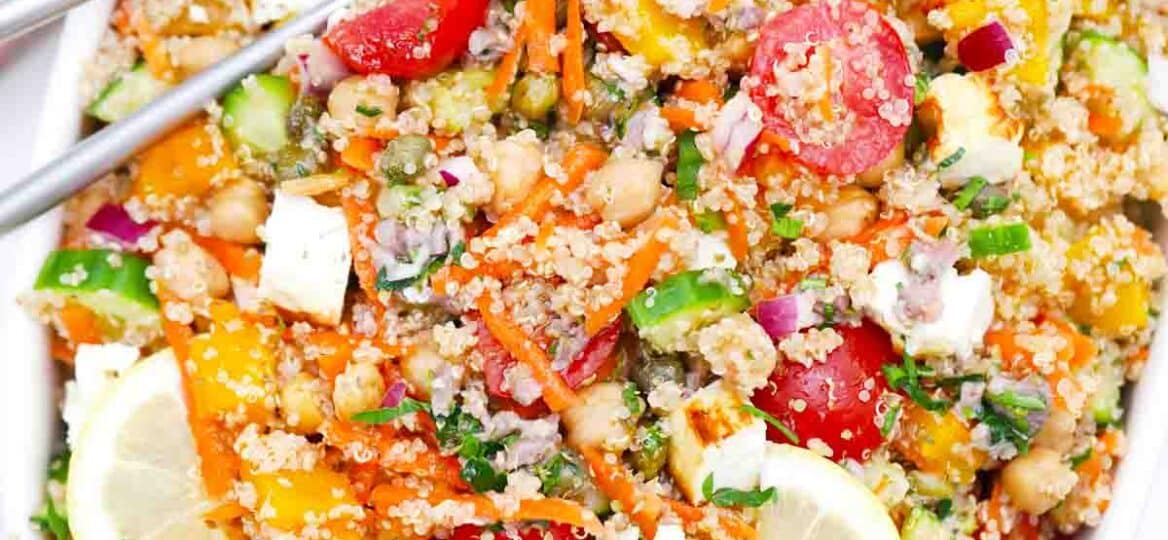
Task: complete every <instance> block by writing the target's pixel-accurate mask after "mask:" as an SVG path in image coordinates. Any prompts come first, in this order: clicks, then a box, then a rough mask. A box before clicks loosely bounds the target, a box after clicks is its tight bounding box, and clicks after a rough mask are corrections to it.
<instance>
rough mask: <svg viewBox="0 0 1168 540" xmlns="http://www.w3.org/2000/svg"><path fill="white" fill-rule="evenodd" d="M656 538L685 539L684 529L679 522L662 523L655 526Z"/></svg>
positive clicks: (660, 539)
mask: <svg viewBox="0 0 1168 540" xmlns="http://www.w3.org/2000/svg"><path fill="white" fill-rule="evenodd" d="M654 538H656V540H685V529H683V528H682V527H681V524H679V523H662V524H661V525H659V526H658V527H657V536H655V537H654Z"/></svg>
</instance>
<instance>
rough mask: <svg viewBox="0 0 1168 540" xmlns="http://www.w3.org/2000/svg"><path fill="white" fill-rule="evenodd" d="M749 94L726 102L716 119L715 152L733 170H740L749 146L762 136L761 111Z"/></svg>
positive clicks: (740, 93)
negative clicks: (739, 167) (760, 134)
mask: <svg viewBox="0 0 1168 540" xmlns="http://www.w3.org/2000/svg"><path fill="white" fill-rule="evenodd" d="M746 94H747V93H746V92H739V93H738V95H736V96H734V97H733V98H731V99H730V101H727V102H726V105H724V106H722V110H721V111H719V112H718V118H717V119H715V120H714V130H713V135H712V137H713V142H714V150H715V151H716V152H717V153H718V155H719V156H720V157H721V159H722V161H724V162H725V163H726V164H727V165H729V166H730V169H731V170H737V169H738V166H739V165H740V164H742V158H744V157H746V149H747V148H748V147H749V146H750V143H752V142H754V140H755V139H757V138H758V135H759V133H762V111H761V110H760V109H759V108H758V106H757V105H755V104H754V102H752V101H751V100H750V98H749V97H747V95H746Z"/></svg>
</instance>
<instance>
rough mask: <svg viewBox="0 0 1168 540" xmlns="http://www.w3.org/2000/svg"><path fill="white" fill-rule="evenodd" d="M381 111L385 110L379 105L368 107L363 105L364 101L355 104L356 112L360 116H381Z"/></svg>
mask: <svg viewBox="0 0 1168 540" xmlns="http://www.w3.org/2000/svg"><path fill="white" fill-rule="evenodd" d="M383 112H385V111H382V110H381V107H370V106H368V105H365V104H364V103H362V104H361V105H357V113H358V114H360V115H362V116H368V117H370V118H373V117H375V116H381V113H383Z"/></svg>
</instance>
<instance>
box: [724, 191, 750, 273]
mask: <svg viewBox="0 0 1168 540" xmlns="http://www.w3.org/2000/svg"><path fill="white" fill-rule="evenodd" d="M729 213H730V215H728V216H726V233H727V234H728V235H729V236H730V238H729V244H730V253H732V254H733V255H734V258H735V259H737V260H738V261H745V260H746V256H747V255H748V254H749V252H750V240H749V239H748V238H747V227H746V212H744V211H743V210H742V206H741V205H739V204H737V202H736V204H734V206H733V208H731V209H730V212H729Z"/></svg>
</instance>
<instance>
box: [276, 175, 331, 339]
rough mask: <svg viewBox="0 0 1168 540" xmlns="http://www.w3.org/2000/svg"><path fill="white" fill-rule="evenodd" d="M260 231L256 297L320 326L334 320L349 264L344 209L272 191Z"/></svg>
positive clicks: (299, 196) (307, 198)
mask: <svg viewBox="0 0 1168 540" xmlns="http://www.w3.org/2000/svg"><path fill="white" fill-rule="evenodd" d="M264 234H265V236H266V240H267V249H266V250H265V252H264V262H263V265H262V266H261V267H260V287H259V295H260V297H261V298H263V299H265V300H268V301H270V302H272V303H273V304H275V305H277V306H279V307H281V308H283V309H286V310H289V311H295V312H297V313H303V314H305V315H308V316H309V318H311V319H312V320H313V321H315V322H318V323H321V324H332V325H335V324H338V323H340V322H341V310H342V308H344V304H345V288H346V286H347V285H348V281H349V266H350V265H351V264H352V262H353V256H352V253H351V252H350V248H349V231H348V226H347V225H346V223H345V215H344V213H343V212H342V211H341V210H340V209H339V208H330V207H327V206H323V205H320V204H317V203H316V201H314V200H312V198H311V197H305V196H301V195H293V194H291V193H286V192H284V191H280V190H277V191H276V197H275V201H274V202H273V204H272V213H271V215H270V216H268V221H267V222H266V223H265V224H264Z"/></svg>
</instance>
